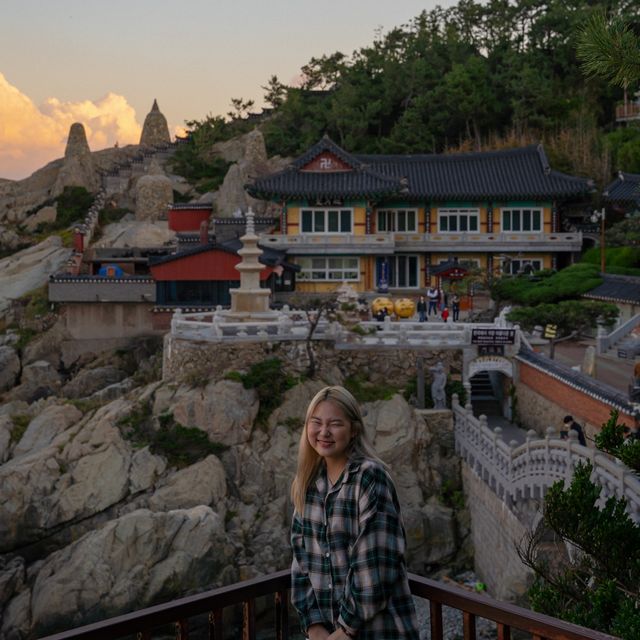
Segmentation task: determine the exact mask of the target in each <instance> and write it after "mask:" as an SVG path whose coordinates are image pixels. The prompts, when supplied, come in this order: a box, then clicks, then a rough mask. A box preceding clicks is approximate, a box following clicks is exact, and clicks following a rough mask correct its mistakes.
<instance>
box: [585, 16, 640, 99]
mask: <svg viewBox="0 0 640 640" xmlns="http://www.w3.org/2000/svg"><path fill="white" fill-rule="evenodd" d="M577 53H578V57H579V58H580V60H581V61H582V66H583V69H584V71H585V73H586V74H587V75H589V76H595V77H600V78H604V79H605V80H607V81H608V82H610V83H611V84H613V85H616V86H619V87H622V88H623V89H624V101H625V104H626V103H627V91H628V90H629V88H630V87H635V86H636V85H637V84H638V83H640V37H638V35H637V34H636V33H635V32H634V31H633V29H632V28H631V25H630V23H629V22H627V20H625V18H624V17H623V16H620V15H613V16H611V17H610V18H607V15H606V13H605V12H604V10H601V11H596V12H595V13H594V14H593V15H592V16H591V19H590V20H589V21H588V22H587V23H586V24H585V26H584V27H583V28H582V30H581V31H580V33H579V36H578V47H577Z"/></svg>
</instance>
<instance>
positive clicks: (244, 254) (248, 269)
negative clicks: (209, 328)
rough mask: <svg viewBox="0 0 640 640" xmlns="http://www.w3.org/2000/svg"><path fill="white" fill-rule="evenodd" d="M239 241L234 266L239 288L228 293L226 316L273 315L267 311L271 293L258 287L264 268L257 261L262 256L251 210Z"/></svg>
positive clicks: (248, 317) (240, 317) (241, 317)
mask: <svg viewBox="0 0 640 640" xmlns="http://www.w3.org/2000/svg"><path fill="white" fill-rule="evenodd" d="M240 241H241V242H242V249H240V250H239V251H238V255H239V256H240V257H241V258H242V259H241V260H240V263H239V264H237V265H236V269H237V270H238V271H239V272H240V288H239V289H230V291H229V293H230V294H231V311H230V312H229V314H228V315H229V316H232V317H234V318H237V319H239V320H240V319H246V320H249V319H251V318H254V319H255V318H256V317H260V318H264V317H265V316H271V315H274V314H273V312H272V311H270V309H269V297H270V295H271V291H270V290H269V289H263V288H262V287H261V286H260V272H261V271H262V270H263V269H264V268H265V266H264V265H263V264H261V263H260V262H259V261H258V258H259V257H260V256H261V255H262V249H260V247H258V236H257V235H256V232H255V214H254V213H253V211H252V210H251V208H249V211H248V212H247V229H246V232H245V234H244V235H243V236H242V237H241V238H240ZM275 315H277V314H275Z"/></svg>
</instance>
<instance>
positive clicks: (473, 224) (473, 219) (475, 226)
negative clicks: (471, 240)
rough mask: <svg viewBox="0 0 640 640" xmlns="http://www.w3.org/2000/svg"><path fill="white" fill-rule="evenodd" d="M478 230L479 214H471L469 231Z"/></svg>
mask: <svg viewBox="0 0 640 640" xmlns="http://www.w3.org/2000/svg"><path fill="white" fill-rule="evenodd" d="M477 230H478V216H471V217H470V218H469V231H477Z"/></svg>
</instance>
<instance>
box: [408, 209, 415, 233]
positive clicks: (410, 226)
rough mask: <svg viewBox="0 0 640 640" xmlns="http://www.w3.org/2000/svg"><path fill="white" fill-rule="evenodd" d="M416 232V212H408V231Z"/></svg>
mask: <svg viewBox="0 0 640 640" xmlns="http://www.w3.org/2000/svg"><path fill="white" fill-rule="evenodd" d="M415 230H416V212H415V211H407V231H415Z"/></svg>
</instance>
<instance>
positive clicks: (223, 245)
mask: <svg viewBox="0 0 640 640" xmlns="http://www.w3.org/2000/svg"><path fill="white" fill-rule="evenodd" d="M259 246H260V249H262V255H261V256H259V257H258V261H259V262H261V263H262V264H264V265H267V266H268V267H273V266H275V265H278V264H281V265H282V266H284V267H286V268H287V269H291V270H294V271H299V270H300V267H299V266H298V265H296V264H293V263H290V262H287V260H286V252H284V251H281V250H280V249H274V248H273V247H263V246H262V245H259ZM241 248H242V243H241V242H240V240H239V239H235V240H228V241H226V242H219V243H209V244H198V245H197V246H195V247H189V248H188V249H184V250H183V251H178V252H176V253H172V254H171V255H168V256H162V257H157V258H150V259H149V265H150V266H155V265H158V264H166V263H167V262H173V261H175V260H182V259H183V258H187V257H189V256H195V255H198V254H200V253H206V252H207V251H225V252H226V253H232V254H234V255H237V254H238V251H239V250H240V249H241Z"/></svg>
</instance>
